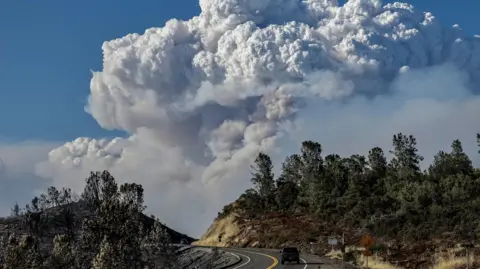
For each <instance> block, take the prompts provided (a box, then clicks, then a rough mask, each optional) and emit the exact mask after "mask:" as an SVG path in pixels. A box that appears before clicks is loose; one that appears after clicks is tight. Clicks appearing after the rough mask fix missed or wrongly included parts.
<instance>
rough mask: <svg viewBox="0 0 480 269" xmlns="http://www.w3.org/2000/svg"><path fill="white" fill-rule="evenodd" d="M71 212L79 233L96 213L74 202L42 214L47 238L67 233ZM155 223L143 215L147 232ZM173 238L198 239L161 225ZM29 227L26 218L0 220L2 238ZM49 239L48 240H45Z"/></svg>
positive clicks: (19, 232) (173, 239)
mask: <svg viewBox="0 0 480 269" xmlns="http://www.w3.org/2000/svg"><path fill="white" fill-rule="evenodd" d="M66 210H70V212H71V213H72V215H73V216H74V229H75V232H78V230H79V229H80V227H81V225H82V222H83V220H84V219H91V218H94V213H93V212H92V211H91V210H90V209H89V208H88V206H86V205H85V204H84V203H82V202H74V203H71V204H68V205H63V206H59V207H53V208H48V209H46V210H44V211H42V212H41V218H42V220H43V221H44V223H43V226H42V229H43V233H44V235H45V237H48V238H50V239H53V237H55V235H58V234H62V233H65V231H66V229H67V227H66V223H65V220H64V218H65V211H66ZM154 222H155V219H153V218H152V217H149V216H146V215H144V214H142V223H143V225H144V226H145V228H146V229H147V230H150V229H151V227H152V226H153V224H154ZM161 227H162V228H163V229H165V230H166V232H167V233H168V235H169V236H170V238H171V241H172V243H174V244H179V243H180V241H181V240H182V239H184V240H187V241H188V242H193V241H195V240H196V239H194V238H192V237H190V236H188V235H185V234H182V233H179V232H177V231H175V230H173V229H171V228H170V227H168V226H166V225H163V224H161ZM27 231H28V227H27V225H26V223H25V216H10V217H4V218H0V237H2V236H3V237H4V238H8V236H9V235H10V234H14V233H15V234H17V235H22V234H26V233H27ZM45 239H47V238H45Z"/></svg>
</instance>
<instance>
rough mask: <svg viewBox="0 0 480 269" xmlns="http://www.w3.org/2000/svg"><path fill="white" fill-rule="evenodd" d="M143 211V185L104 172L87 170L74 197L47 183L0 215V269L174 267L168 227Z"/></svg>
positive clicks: (65, 190) (67, 190)
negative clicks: (45, 188) (22, 203)
mask: <svg viewBox="0 0 480 269" xmlns="http://www.w3.org/2000/svg"><path fill="white" fill-rule="evenodd" d="M144 209H145V206H144V203H143V187H142V186H141V185H138V184H135V183H125V184H123V185H121V186H118V184H117V183H116V181H115V179H114V178H113V176H112V175H110V174H109V172H107V171H104V172H96V173H93V172H92V173H91V175H90V176H89V177H88V178H87V179H86V184H85V189H84V192H83V193H82V194H81V196H80V197H75V195H74V194H73V193H72V191H71V190H69V189H62V190H61V191H59V190H57V189H56V188H54V187H51V188H49V189H48V192H47V193H46V194H42V195H40V196H39V197H35V198H34V199H33V200H32V202H31V204H28V205H26V206H25V208H20V206H19V205H18V204H16V205H15V206H14V207H13V208H12V216H11V217H9V218H5V219H1V221H0V226H1V227H2V230H1V234H2V235H3V238H2V240H1V242H0V264H1V266H2V267H1V268H5V269H65V268H68V269H84V268H93V269H111V268H115V269H127V268H128V269H131V268H132V269H135V268H138V269H140V268H141V269H153V268H155V269H157V268H175V263H176V258H175V253H174V251H175V249H174V247H173V246H172V245H171V244H170V242H171V236H170V234H169V232H170V233H172V232H173V231H171V230H170V231H169V230H167V228H166V227H165V226H164V225H162V224H161V223H160V222H159V221H158V220H154V219H152V218H149V217H146V216H145V215H144V214H142V212H143V211H144Z"/></svg>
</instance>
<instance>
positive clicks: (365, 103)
mask: <svg viewBox="0 0 480 269" xmlns="http://www.w3.org/2000/svg"><path fill="white" fill-rule="evenodd" d="M200 7H201V13H200V14H199V15H198V16H196V17H193V18H191V19H190V20H188V21H181V20H176V19H172V20H169V21H167V22H166V24H165V25H164V26H163V27H160V28H151V29H147V30H146V31H145V33H143V34H129V35H127V36H124V37H122V38H119V39H115V40H111V41H108V42H105V43H104V44H103V46H102V49H103V70H101V71H99V72H94V74H93V77H92V79H91V83H90V90H91V92H90V96H89V101H88V105H87V108H86V110H87V111H88V112H89V113H90V114H91V115H92V116H93V117H94V118H95V119H96V120H97V122H98V123H99V124H100V125H101V126H102V127H103V128H105V129H110V130H113V129H118V130H124V131H126V132H127V133H129V135H130V136H129V137H127V138H116V139H113V140H98V139H91V138H78V139H76V140H74V141H72V142H68V143H65V144H64V145H63V146H60V147H58V148H56V149H53V150H52V151H51V152H50V153H49V155H48V160H47V161H45V162H42V163H39V164H38V165H37V173H38V175H40V176H42V177H45V178H50V179H52V180H53V182H54V184H55V185H59V186H65V185H66V186H70V187H73V188H75V189H77V190H78V191H81V187H82V186H83V180H84V178H85V176H87V175H88V173H89V171H90V170H100V169H109V170H110V171H111V172H112V173H113V174H114V176H115V177H116V178H118V179H119V181H120V182H125V181H135V182H138V183H141V184H143V185H144V187H145V189H146V198H147V199H146V202H147V205H148V207H149V209H148V210H149V211H150V212H152V213H155V214H157V215H158V216H159V217H160V218H161V219H162V220H163V221H164V222H166V223H167V224H168V225H169V226H171V227H173V228H176V229H179V230H180V231H182V232H187V233H189V234H191V235H193V236H200V235H201V234H202V232H204V231H205V229H206V228H207V226H208V225H209V224H210V223H211V221H212V219H213V218H214V217H215V215H216V213H217V212H218V211H219V210H220V209H221V207H222V206H223V204H225V203H227V202H230V201H232V200H234V199H235V198H236V197H237V196H238V195H239V194H240V193H241V192H242V191H243V190H244V189H245V188H246V187H248V185H249V184H250V183H249V179H250V175H249V170H248V165H249V164H250V163H251V161H252V159H253V158H254V157H255V155H256V154H257V153H258V152H259V150H263V151H266V152H270V153H271V154H272V156H274V158H275V160H276V161H278V162H279V161H281V160H282V159H283V157H284V156H285V155H286V154H289V153H292V151H297V150H298V148H299V145H300V142H301V141H302V140H304V139H312V140H316V141H319V142H321V143H322V144H324V147H325V150H326V151H327V152H330V151H336V152H339V153H342V154H351V153H365V151H367V150H368V149H369V148H371V147H373V146H376V145H379V146H382V147H384V148H385V150H388V148H389V146H390V141H391V137H392V135H393V133H394V132H399V131H402V132H405V133H412V134H414V135H416V136H417V138H418V142H419V143H420V149H421V152H422V153H423V154H424V155H425V157H430V156H431V155H433V154H434V153H435V151H436V150H438V149H441V148H446V147H448V146H449V144H450V142H451V141H452V140H453V139H456V138H460V139H462V140H463V141H464V144H465V147H470V149H471V152H469V153H473V152H475V148H474V144H475V143H474V138H475V133H476V132H477V131H479V130H480V128H479V127H480V122H479V121H478V115H480V99H479V98H478V96H477V92H478V87H479V86H480V38H479V37H478V36H467V35H466V34H464V33H463V32H462V30H461V29H460V27H459V26H456V25H455V26H452V27H445V26H444V25H442V24H441V23H440V22H438V20H437V19H436V18H435V17H434V15H432V14H431V13H428V12H422V11H418V10H416V9H415V8H414V7H413V6H411V5H409V4H405V3H393V4H386V5H383V4H382V2H381V1H379V0H350V1H348V3H346V4H345V5H343V6H339V4H338V2H337V1H336V0H302V1H298V0H281V1H279V0H200ZM430 159H431V158H430ZM427 160H429V158H427ZM186 216H190V217H188V218H186Z"/></svg>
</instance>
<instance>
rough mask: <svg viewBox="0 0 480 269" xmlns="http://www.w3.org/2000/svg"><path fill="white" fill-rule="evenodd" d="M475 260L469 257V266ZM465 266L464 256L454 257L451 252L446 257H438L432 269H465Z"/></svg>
mask: <svg viewBox="0 0 480 269" xmlns="http://www.w3.org/2000/svg"><path fill="white" fill-rule="evenodd" d="M474 261H476V260H475V257H474V256H473V255H470V264H472V263H473V262H474ZM466 265H467V259H466V257H465V256H461V257H455V255H454V253H453V251H452V252H450V253H449V255H448V256H447V257H440V258H438V259H436V262H435V263H434V264H433V266H432V269H456V268H461V267H465V266H466Z"/></svg>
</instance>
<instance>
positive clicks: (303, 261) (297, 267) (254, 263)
mask: <svg viewBox="0 0 480 269" xmlns="http://www.w3.org/2000/svg"><path fill="white" fill-rule="evenodd" d="M222 250H224V251H225V252H227V253H230V254H231V255H234V256H236V257H239V258H240V259H241V262H240V263H239V264H237V265H234V266H231V267H229V269H273V268H275V269H280V268H291V269H317V268H319V265H321V268H322V269H323V268H325V269H330V268H340V267H339V266H338V265H335V264H333V263H332V262H330V261H328V260H327V259H324V258H320V257H317V256H313V255H309V254H303V253H300V264H297V263H296V262H292V263H288V262H285V264H283V265H282V264H281V263H280V251H279V250H266V249H243V248H241V249H240V248H223V249H222Z"/></svg>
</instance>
